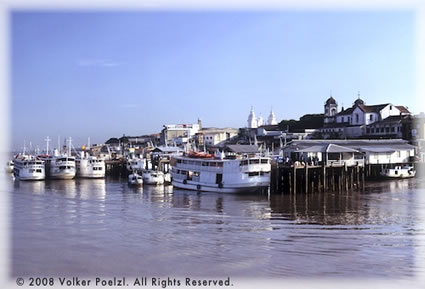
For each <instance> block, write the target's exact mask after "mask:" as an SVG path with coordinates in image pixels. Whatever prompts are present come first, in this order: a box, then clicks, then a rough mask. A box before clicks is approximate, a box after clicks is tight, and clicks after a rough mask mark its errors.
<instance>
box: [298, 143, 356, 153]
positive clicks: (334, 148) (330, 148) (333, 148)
mask: <svg viewBox="0 0 425 289" xmlns="http://www.w3.org/2000/svg"><path fill="white" fill-rule="evenodd" d="M297 152H301V153H306V152H309V153H310V152H322V153H324V152H327V153H358V152H359V151H358V150H355V149H352V148H349V147H343V146H340V145H336V144H323V145H314V146H310V147H306V148H304V149H301V150H298V151H297Z"/></svg>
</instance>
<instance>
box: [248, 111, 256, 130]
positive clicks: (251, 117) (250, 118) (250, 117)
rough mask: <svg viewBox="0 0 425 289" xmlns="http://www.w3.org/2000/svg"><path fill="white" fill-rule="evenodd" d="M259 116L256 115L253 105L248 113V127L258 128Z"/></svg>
mask: <svg viewBox="0 0 425 289" xmlns="http://www.w3.org/2000/svg"><path fill="white" fill-rule="evenodd" d="M257 127H258V125H257V118H256V117H255V112H254V108H253V107H252V106H251V111H250V113H249V115H248V128H257Z"/></svg>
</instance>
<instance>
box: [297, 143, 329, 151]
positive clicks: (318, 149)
mask: <svg viewBox="0 0 425 289" xmlns="http://www.w3.org/2000/svg"><path fill="white" fill-rule="evenodd" d="M325 151H326V146H325V145H321V146H320V145H317V146H311V147H307V148H303V149H301V150H298V151H297V152H299V153H317V152H325Z"/></svg>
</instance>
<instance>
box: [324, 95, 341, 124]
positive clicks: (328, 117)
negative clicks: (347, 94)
mask: <svg viewBox="0 0 425 289" xmlns="http://www.w3.org/2000/svg"><path fill="white" fill-rule="evenodd" d="M337 113H338V104H337V103H336V101H335V99H334V98H333V97H332V95H331V96H330V97H329V98H328V99H327V100H326V102H325V113H324V117H325V118H324V121H325V123H330V122H334V121H335V115H336V114H337Z"/></svg>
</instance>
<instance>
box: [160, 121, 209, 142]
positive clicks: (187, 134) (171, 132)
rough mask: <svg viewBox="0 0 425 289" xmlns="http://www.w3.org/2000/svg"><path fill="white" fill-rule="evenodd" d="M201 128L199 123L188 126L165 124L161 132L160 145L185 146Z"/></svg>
mask: <svg viewBox="0 0 425 289" xmlns="http://www.w3.org/2000/svg"><path fill="white" fill-rule="evenodd" d="M201 128H202V124H201V121H200V120H198V123H190V124H166V125H164V127H163V129H162V131H161V141H160V143H161V145H165V144H172V143H176V144H178V145H182V144H186V143H187V142H188V141H189V140H190V139H191V138H192V137H193V136H194V135H195V134H196V133H198V131H199V130H200V129H201Z"/></svg>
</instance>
